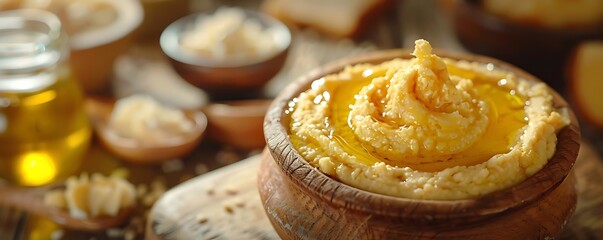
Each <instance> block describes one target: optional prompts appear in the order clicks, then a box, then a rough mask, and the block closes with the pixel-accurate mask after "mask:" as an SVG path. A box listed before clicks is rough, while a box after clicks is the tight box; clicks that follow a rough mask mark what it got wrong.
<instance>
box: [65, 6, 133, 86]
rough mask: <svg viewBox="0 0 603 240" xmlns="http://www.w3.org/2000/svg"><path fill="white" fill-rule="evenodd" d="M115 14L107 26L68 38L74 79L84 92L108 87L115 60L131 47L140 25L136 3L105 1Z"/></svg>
mask: <svg viewBox="0 0 603 240" xmlns="http://www.w3.org/2000/svg"><path fill="white" fill-rule="evenodd" d="M104 2H106V3H107V4H109V5H111V6H113V7H114V8H115V10H116V11H117V19H116V20H115V22H113V23H112V24H110V25H108V26H107V27H104V28H100V29H98V30H93V31H83V32H82V33H76V34H73V35H72V36H69V41H70V46H71V61H70V64H71V66H72V69H73V73H74V75H75V78H76V79H77V80H78V82H79V83H80V85H81V86H82V88H83V89H84V90H85V91H86V92H87V93H98V92H102V91H104V90H106V88H107V87H108V86H109V85H110V82H111V76H112V74H113V65H114V63H115V60H116V59H117V57H118V56H119V55H120V54H122V53H123V52H125V51H126V50H128V48H129V47H130V46H132V44H133V40H134V35H135V30H136V28H138V26H139V25H140V24H141V23H142V21H143V18H144V13H143V9H142V5H141V4H140V2H139V1H136V0H105V1H104Z"/></svg>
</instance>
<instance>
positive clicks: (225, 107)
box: [202, 99, 272, 150]
mask: <svg viewBox="0 0 603 240" xmlns="http://www.w3.org/2000/svg"><path fill="white" fill-rule="evenodd" d="M271 102H272V100H270V99H253V100H234V101H222V102H216V103H211V104H209V105H207V106H205V107H204V108H203V109H202V110H203V112H204V113H205V115H207V119H208V121H209V125H208V128H207V133H208V135H209V136H210V137H211V138H213V139H215V140H216V141H218V142H220V143H222V144H226V145H230V146H233V147H235V148H238V149H243V150H253V149H262V148H263V147H264V146H265V145H266V141H265V140H264V128H263V127H264V116H266V111H268V106H269V105H270V103H271Z"/></svg>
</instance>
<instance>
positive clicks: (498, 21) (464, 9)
mask: <svg viewBox="0 0 603 240" xmlns="http://www.w3.org/2000/svg"><path fill="white" fill-rule="evenodd" d="M481 1H482V0H456V1H455V2H456V5H457V8H459V9H457V10H456V11H455V12H457V13H460V14H463V15H465V16H467V18H469V19H473V20H474V21H475V22H478V23H479V24H480V25H482V26H485V27H486V28H488V29H491V30H496V31H508V32H511V33H513V34H518V33H521V32H529V33H531V34H532V35H543V36H545V37H547V38H549V37H556V38H569V39H571V38H575V37H581V36H585V37H589V36H590V37H595V38H596V37H597V36H598V37H603V21H601V22H599V23H592V24H589V25H584V26H574V25H571V26H565V27H559V28H555V27H548V26H545V25H538V24H531V23H526V24H522V23H521V22H518V21H514V20H512V19H507V18H505V17H503V16H499V15H497V14H494V13H490V12H488V11H486V10H485V9H483V8H482V7H480V6H479V5H480V4H481Z"/></svg>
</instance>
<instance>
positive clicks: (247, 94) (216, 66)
mask: <svg viewBox="0 0 603 240" xmlns="http://www.w3.org/2000/svg"><path fill="white" fill-rule="evenodd" d="M244 12H245V14H246V15H247V17H248V18H253V19H256V20H258V21H259V22H260V23H261V24H262V25H263V26H264V27H270V28H272V29H273V30H274V31H271V34H272V37H273V39H275V44H276V45H277V46H276V48H277V50H276V51H275V52H274V53H273V54H271V55H268V56H265V57H261V58H255V59H247V60H242V59H239V60H232V61H231V60H228V61H218V60H216V59H213V58H211V57H203V56H201V55H198V54H195V53H192V52H191V51H187V50H186V49H183V48H182V47H181V46H180V38H181V36H182V35H183V34H182V33H183V32H184V31H187V30H188V29H189V28H190V26H191V25H192V24H195V21H196V20H197V19H198V18H200V17H204V16H208V15H209V13H195V14H191V15H188V16H186V17H183V18H181V19H179V20H177V21H176V22H174V23H172V24H170V25H169V26H168V27H167V28H166V29H165V30H164V31H163V33H162V34H161V38H160V45H161V49H162V50H163V52H164V53H165V54H166V55H167V56H168V57H169V58H170V60H171V61H170V62H171V63H172V66H173V67H174V69H175V70H176V72H177V73H178V74H179V75H180V76H181V77H182V78H183V79H184V80H186V81H187V82H189V83H191V84H193V85H195V86H197V87H199V88H201V89H203V90H205V91H206V92H207V93H208V95H209V96H210V98H212V99H213V100H232V99H242V98H254V97H257V96H259V95H261V90H262V87H263V86H264V85H265V84H266V82H268V80H270V79H272V77H274V76H275V75H276V74H277V73H278V72H279V71H280V69H281V68H282V67H283V65H284V64H285V60H286V58H287V54H288V52H289V47H290V45H291V32H290V31H289V28H287V26H285V24H283V23H281V22H280V21H278V20H276V19H274V18H272V17H270V16H267V15H265V14H263V13H260V12H256V11H252V10H244Z"/></svg>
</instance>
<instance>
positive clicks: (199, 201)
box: [147, 142, 603, 240]
mask: <svg viewBox="0 0 603 240" xmlns="http://www.w3.org/2000/svg"><path fill="white" fill-rule="evenodd" d="M262 164H273V163H270V162H266V161H264V162H262ZM273 165H274V164H273ZM259 168H260V158H259V157H253V158H250V159H247V160H243V161H242V162H241V163H238V164H235V165H231V166H229V167H226V168H223V169H219V170H216V171H215V172H211V173H209V174H207V175H202V176H199V177H197V178H194V179H192V180H190V181H189V182H187V183H186V184H185V185H181V186H180V187H178V188H181V189H180V190H178V191H168V192H167V193H166V194H165V195H164V197H163V198H162V200H160V201H159V202H158V204H157V206H158V207H156V208H154V209H152V211H151V214H150V215H149V217H150V218H149V219H150V220H149V225H148V226H147V227H148V228H147V236H148V239H176V238H177V237H176V236H187V237H189V238H186V239H208V238H211V237H214V236H215V239H278V238H279V237H278V236H277V233H276V232H275V230H273V228H272V226H271V224H270V222H269V220H268V217H267V215H266V213H265V212H264V209H263V208H262V206H261V202H260V200H259V196H258V193H257V186H256V180H257V172H258V170H259ZM267 169H270V168H267ZM574 171H575V176H576V182H577V189H578V205H577V207H576V210H575V212H574V215H573V216H572V218H571V220H570V222H569V223H568V225H567V226H566V228H565V229H564V231H563V233H562V235H561V238H560V239H568V240H569V239H573V240H589V239H603V221H601V217H600V216H602V215H603V185H602V184H601V183H602V182H603V159H602V158H601V156H600V155H599V154H598V153H597V152H596V151H594V149H593V147H592V146H591V145H590V144H585V143H584V142H582V147H581V149H580V155H579V156H578V160H577V161H576V165H575V166H574ZM214 174H216V175H219V176H215V175H214ZM267 176H270V175H267ZM206 177H207V178H211V179H213V180H207V179H206ZM216 178H217V179H220V185H221V186H241V185H242V183H245V184H248V183H252V185H253V186H249V185H246V186H247V187H245V188H242V189H241V191H240V192H238V194H237V195H238V196H250V197H249V199H250V200H248V201H247V202H246V204H245V208H244V209H241V210H240V211H237V209H236V208H235V214H246V215H252V216H258V217H259V218H260V219H258V220H257V221H253V222H250V221H248V220H246V219H245V218H233V217H232V216H230V215H226V214H223V213H222V209H223V207H224V206H223V202H222V201H221V200H215V198H214V197H207V196H206V192H205V191H200V192H199V191H198V190H199V189H204V190H208V189H210V187H209V186H211V185H213V184H215V180H216ZM271 184H272V185H270V184H267V186H263V187H267V188H271V189H279V191H280V188H279V186H278V185H279V183H278V182H275V183H271ZM214 189H215V188H214ZM163 199H171V200H170V201H168V202H166V201H165V200H163ZM181 199H195V201H189V204H190V205H188V206H187V205H185V204H181V203H179V202H182V200H181ZM254 199H255V200H254ZM171 201H175V203H174V202H171ZM173 204H177V205H179V207H177V209H179V210H178V211H172V210H173V208H171V207H168V208H165V207H164V206H166V205H167V206H169V205H173ZM159 206H161V207H159ZM201 208H202V209H219V210H220V211H216V212H217V213H216V214H215V215H211V216H210V215H206V217H207V218H208V220H207V222H206V223H207V224H209V223H211V222H212V221H216V222H221V223H222V224H224V225H223V226H220V227H219V228H215V229H212V230H211V232H212V233H213V235H212V234H208V233H209V231H207V232H203V231H197V232H192V231H190V230H187V228H185V227H183V226H186V225H192V224H198V222H197V221H196V219H195V218H194V217H193V214H192V212H194V211H195V209H201ZM159 216H161V217H159ZM220 219H227V220H220ZM228 219H229V220H228ZM153 222H154V223H155V224H157V225H162V224H165V225H164V226H175V227H173V228H171V230H170V231H168V232H167V233H160V232H158V230H160V229H158V228H157V227H155V228H152V225H151V224H152V223H153ZM317 224H318V223H317ZM205 227H207V228H211V225H207V226H205ZM242 228H244V229H249V230H247V231H246V233H243V235H237V234H241V232H244V231H238V229H242ZM252 229H253V230H252ZM220 231H224V232H225V233H224V234H223V233H221V232H220ZM181 232H186V233H181ZM195 233H196V234H197V235H194V234H195ZM251 233H255V234H254V235H253V234H251ZM185 234H188V235H185Z"/></svg>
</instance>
